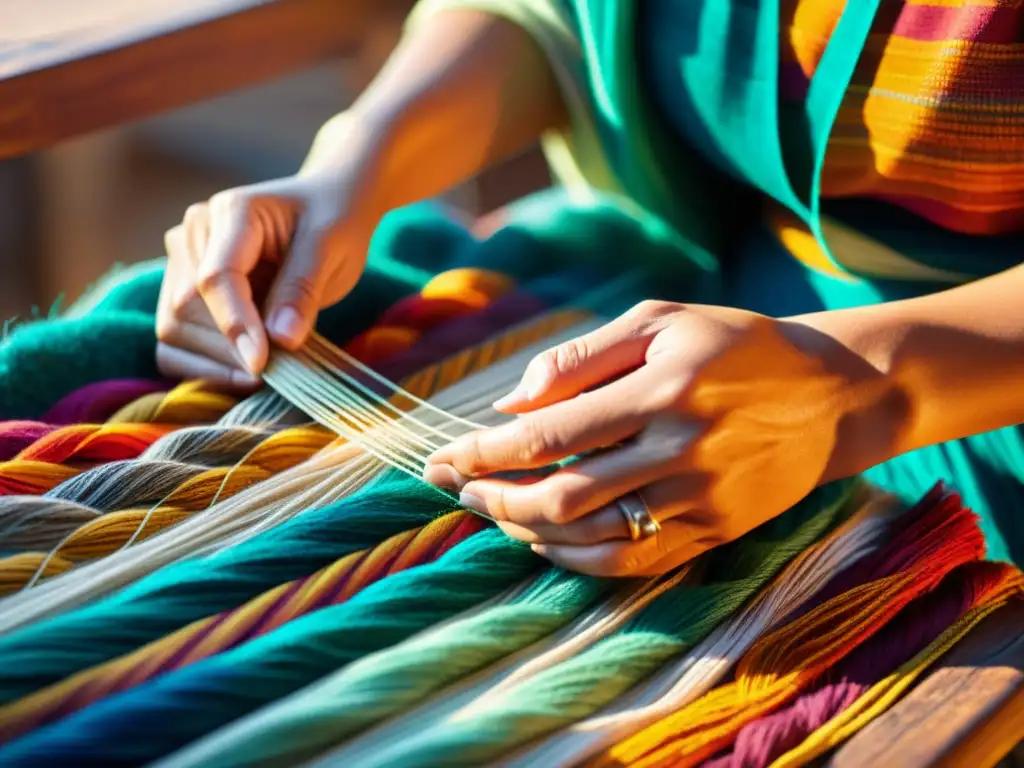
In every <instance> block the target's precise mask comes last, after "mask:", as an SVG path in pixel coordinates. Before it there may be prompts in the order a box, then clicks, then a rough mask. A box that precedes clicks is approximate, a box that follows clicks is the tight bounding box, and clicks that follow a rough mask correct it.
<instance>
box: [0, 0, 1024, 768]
mask: <svg viewBox="0 0 1024 768" xmlns="http://www.w3.org/2000/svg"><path fill="white" fill-rule="evenodd" d="M409 4H410V3H409V1H408V0H167V1H166V2H157V0H26V1H25V2H20V3H18V2H14V0H6V2H2V3H0V5H3V6H5V7H3V8H0V159H2V158H5V157H15V156H18V155H23V154H27V153H30V152H33V151H35V150H39V149H44V148H47V147H50V146H52V145H54V144H56V143H57V142H59V141H61V140H63V139H66V138H69V137H72V136H75V135H78V134H81V133H85V132H88V131H93V130H98V129H101V128H107V127H112V126H115V125H121V124H123V123H126V122H130V121H132V120H136V119H139V118H143V117H148V116H151V115H154V114H158V113H160V112H164V111H167V110H170V109H173V108H175V107H180V106H184V105H186V104H190V103H193V102H196V101H199V100H202V99H205V98H209V97H211V96H215V95H217V94H220V93H224V92H227V91H230V90H233V89H237V88H241V87H244V86H247V85H253V84H256V83H259V82H263V81H266V80H269V79H272V78H275V77H278V76H282V75H285V74H287V73H289V72H292V71H295V70H299V69H301V68H303V67H307V66H311V65H313V64H316V63H319V62H321V61H325V60H327V59H331V58H336V57H339V56H344V55H346V54H350V53H353V52H354V51H356V50H357V49H358V47H359V44H360V40H361V38H362V35H363V31H364V30H365V29H366V28H367V24H368V23H369V22H370V20H371V18H372V16H373V14H376V13H381V12H392V13H393V12H395V10H394V9H395V7H396V6H404V7H408V5H409ZM1022 634H1024V608H1022V607H1021V606H1017V607H1016V608H1015V609H1014V610H1006V611H1002V612H1000V613H997V614H996V615H994V616H993V617H991V618H990V619H989V620H988V621H986V622H985V623H984V624H983V625H982V626H981V627H980V628H979V629H978V630H976V631H975V632H974V633H972V634H971V635H970V636H969V637H968V638H967V639H966V640H965V642H964V643H962V644H961V646H960V647H958V648H956V649H954V651H953V652H952V653H951V654H950V655H949V657H948V658H946V659H945V660H944V661H942V662H941V664H940V665H939V668H938V669H937V670H936V671H935V672H933V673H932V674H931V675H930V676H929V677H928V678H927V679H925V680H924V682H923V683H921V684H920V685H918V686H917V688H915V689H914V690H913V691H912V692H911V693H910V694H909V695H908V696H906V697H905V698H904V699H903V700H902V701H901V702H899V703H898V704H897V705H896V706H894V707H893V708H892V709H891V710H890V711H888V712H887V713H885V714H884V715H883V716H881V717H880V718H879V719H878V720H876V721H875V723H873V724H871V725H870V726H868V727H867V728H866V729H864V730H863V731H862V732H861V733H859V734H858V735H857V736H855V737H854V738H853V739H851V740H850V742H849V743H848V744H846V745H845V746H843V747H842V748H841V749H840V750H839V751H838V752H837V753H836V755H835V756H834V757H833V758H832V762H833V763H834V764H835V765H837V766H844V767H845V766H857V767H859V766H885V767H886V768H888V767H890V766H891V767H892V768H911V767H916V766H940V765H941V766H969V767H970V768H987V767H988V766H991V765H993V764H995V763H996V762H997V761H998V760H999V759H1000V758H1002V757H1003V755H1005V754H1006V753H1007V752H1008V751H1009V750H1010V749H1012V748H1013V746H1014V744H1016V743H1017V742H1019V741H1021V739H1024V638H1022Z"/></svg>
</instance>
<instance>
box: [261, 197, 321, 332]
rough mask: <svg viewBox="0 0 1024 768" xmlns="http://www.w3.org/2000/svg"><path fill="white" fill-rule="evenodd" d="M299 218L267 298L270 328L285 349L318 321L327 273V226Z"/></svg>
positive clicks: (269, 330)
mask: <svg viewBox="0 0 1024 768" xmlns="http://www.w3.org/2000/svg"><path fill="white" fill-rule="evenodd" d="M307 218H308V217H303V218H302V219H301V220H300V221H299V226H298V228H297V229H296V232H295V237H294V238H293V239H292V244H291V249H290V251H289V254H288V258H287V259H285V261H284V264H283V265H282V266H281V270H280V271H279V272H278V274H277V279H276V280H275V281H274V285H273V287H272V288H271V290H270V295H269V297H268V301H267V318H268V319H267V332H268V333H269V334H270V337H271V338H272V339H273V340H274V341H275V342H277V343H278V344H280V345H281V346H282V347H284V348H285V349H297V348H299V347H300V346H302V344H303V342H305V340H306V337H307V336H309V333H310V331H312V330H313V326H314V324H315V323H316V317H317V313H318V312H319V311H320V304H321V297H322V296H323V293H324V284H325V282H326V278H327V277H328V276H329V275H328V268H329V266H330V265H329V261H330V259H329V254H328V253H327V247H326V236H325V235H326V233H325V228H323V227H319V226H313V225H310V224H307V223H306V221H307Z"/></svg>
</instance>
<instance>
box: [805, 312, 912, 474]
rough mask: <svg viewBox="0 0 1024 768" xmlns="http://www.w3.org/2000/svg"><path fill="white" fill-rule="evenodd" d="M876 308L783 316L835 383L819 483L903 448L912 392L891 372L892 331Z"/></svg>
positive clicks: (854, 471) (909, 436)
mask: <svg viewBox="0 0 1024 768" xmlns="http://www.w3.org/2000/svg"><path fill="white" fill-rule="evenodd" d="M879 309H881V307H878V306H874V307H864V308H858V309H847V310H834V311H826V312H818V313H814V314H809V315H802V316H799V317H793V318H788V319H787V320H786V321H785V322H786V324H787V325H789V326H791V327H795V328H798V329H802V332H797V333H796V334H795V336H796V338H798V339H799V341H798V345H799V346H801V347H803V348H804V349H805V350H807V351H809V352H811V353H812V354H815V355H817V356H818V357H819V359H820V360H821V361H822V364H823V366H824V367H825V368H826V370H828V371H829V372H830V373H832V374H833V375H834V376H835V377H836V379H837V382H838V383H837V386H836V406H835V409H834V414H835V423H836V440H835V447H834V450H833V455H832V457H831V460H830V462H829V465H828V467H827V469H826V476H825V477H824V478H823V480H824V481H830V480H835V479H838V478H842V477H849V476H852V475H856V474H859V473H861V472H863V471H865V470H867V469H869V468H871V467H873V466H875V465H877V464H880V463H882V462H884V461H887V460H888V459H891V458H893V457H894V456H897V455H899V454H901V453H904V452H905V451H907V450H909V448H910V447H911V443H912V441H913V435H914V434H915V432H916V431H917V427H916V418H917V416H916V415H917V412H918V408H917V398H918V393H917V392H916V391H915V389H914V387H913V386H910V384H909V382H907V381H905V380H903V379H901V377H899V376H898V375H896V372H895V370H894V366H893V360H894V352H895V349H896V347H897V345H896V344H895V339H896V336H897V333H896V332H898V330H899V329H898V328H893V327H891V325H890V320H889V318H887V317H886V316H885V313H883V312H878V311H875V310H879Z"/></svg>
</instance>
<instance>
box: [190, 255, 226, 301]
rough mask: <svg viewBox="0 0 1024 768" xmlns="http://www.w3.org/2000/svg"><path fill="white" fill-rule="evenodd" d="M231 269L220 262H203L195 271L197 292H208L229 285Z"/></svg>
mask: <svg viewBox="0 0 1024 768" xmlns="http://www.w3.org/2000/svg"><path fill="white" fill-rule="evenodd" d="M231 278H232V275H231V271H230V270H229V269H227V268H226V267H224V266H223V265H221V264H216V263H209V262H203V264H201V265H200V266H199V269H198V271H197V272H196V288H198V290H199V293H201V294H204V295H205V294H209V293H211V292H214V291H219V290H222V289H224V288H229V287H230V285H231Z"/></svg>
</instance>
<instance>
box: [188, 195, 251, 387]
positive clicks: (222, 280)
mask: <svg viewBox="0 0 1024 768" xmlns="http://www.w3.org/2000/svg"><path fill="white" fill-rule="evenodd" d="M248 205H249V201H248V199H247V198H245V197H243V196H240V195H236V194H231V193H227V194H221V195H217V196H215V197H214V198H213V199H212V201H211V211H210V225H209V226H210V230H209V240H208V242H207V245H206V252H205V253H204V254H203V257H202V259H201V261H200V264H199V267H198V288H199V293H200V294H201V295H202V297H203V301H205V302H206V306H207V308H208V309H209V310H210V315H211V316H212V317H213V320H214V322H215V323H216V324H217V327H218V328H219V329H220V332H221V333H223V334H224V336H226V337H227V338H228V340H229V341H231V343H232V344H233V345H234V347H235V350H236V351H237V352H238V356H239V359H240V360H241V362H242V364H243V366H244V367H245V368H246V369H247V370H248V371H249V372H251V373H253V374H258V373H259V372H260V371H262V370H263V367H264V366H265V365H266V362H267V354H268V351H269V350H268V345H267V337H266V333H265V332H264V330H263V320H262V318H261V317H260V313H259V311H258V310H257V309H256V305H255V304H254V302H253V295H252V286H251V285H250V284H249V273H250V272H252V270H253V269H254V268H255V267H256V264H257V263H258V262H259V259H260V249H261V235H260V231H259V229H258V228H257V227H256V226H253V225H252V224H251V222H250V220H249V215H248Z"/></svg>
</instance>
